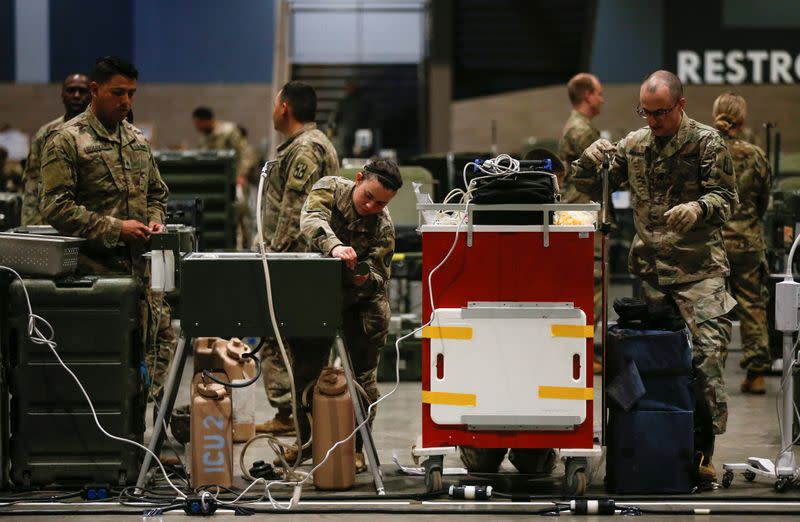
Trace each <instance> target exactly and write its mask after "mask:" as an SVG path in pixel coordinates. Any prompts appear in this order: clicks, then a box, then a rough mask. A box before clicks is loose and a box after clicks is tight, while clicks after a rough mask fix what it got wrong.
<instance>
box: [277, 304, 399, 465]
mask: <svg viewBox="0 0 800 522" xmlns="http://www.w3.org/2000/svg"><path fill="white" fill-rule="evenodd" d="M390 316H391V312H390V310H389V300H388V298H387V297H386V295H385V294H380V295H377V296H375V297H373V298H372V299H368V300H363V301H357V302H355V303H354V304H351V305H349V306H345V308H344V309H343V310H342V332H341V334H342V339H343V341H344V344H345V346H346V347H347V352H348V353H349V354H350V361H351V363H352V365H353V373H354V374H355V377H356V381H357V382H358V384H359V385H360V386H361V388H362V389H363V390H364V393H365V394H366V398H367V399H368V400H369V402H371V403H372V402H375V401H377V400H378V397H380V394H379V392H378V381H377V369H378V356H379V355H380V350H381V348H383V346H384V344H386V336H387V335H388V333H389V319H390ZM277 344H278V343H277V341H274V340H273V341H271V342H270V343H268V344H267V346H265V347H264V348H265V350H266V352H265V355H264V360H263V361H262V373H263V375H264V377H263V381H264V385H265V387H266V389H267V397H268V399H269V401H270V404H272V405H273V407H276V408H278V409H282V408H286V409H289V408H291V403H290V402H289V400H290V397H291V392H290V389H289V384H288V382H289V378H288V374H287V372H286V367H285V365H284V364H283V358H282V357H281V354H280V350H279V348H278V346H277ZM331 344H332V343H331V340H330V339H290V340H289V342H288V343H284V347H286V348H287V355H289V359H290V362H291V364H292V371H293V373H294V383H295V390H296V392H297V394H298V395H302V393H303V390H305V388H306V387H307V386H308V385H309V384H310V383H312V382H313V381H314V380H316V378H317V377H318V376H319V374H320V371H322V368H323V367H324V366H325V365H326V364H327V362H328V357H329V354H330V349H331ZM267 370H268V371H269V374H267ZM310 394H311V392H309V402H310V400H311V397H310ZM298 399H300V397H298ZM284 411H285V410H284ZM298 411H301V410H300V402H299V401H298ZM299 415H300V419H298V421H299V423H300V432H301V436H302V438H303V441H305V440H308V436H309V435H310V427H309V424H308V420H307V419H306V416H305V415H302V414H299ZM374 419H375V408H373V409H372V414H371V415H370V426H372V422H373V421H374ZM360 448H361V440H360V439H359V440H357V441H356V449H357V450H359V449H360Z"/></svg>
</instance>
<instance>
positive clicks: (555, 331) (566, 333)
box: [550, 324, 594, 338]
mask: <svg viewBox="0 0 800 522" xmlns="http://www.w3.org/2000/svg"><path fill="white" fill-rule="evenodd" d="M550 335H552V336H553V337H585V338H592V337H594V326H593V325H591V324H551V325H550Z"/></svg>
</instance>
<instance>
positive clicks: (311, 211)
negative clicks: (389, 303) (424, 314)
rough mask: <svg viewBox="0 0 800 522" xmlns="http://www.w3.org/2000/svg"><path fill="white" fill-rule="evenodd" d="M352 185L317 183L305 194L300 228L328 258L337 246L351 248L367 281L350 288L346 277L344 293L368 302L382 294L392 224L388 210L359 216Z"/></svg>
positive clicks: (387, 271)
mask: <svg viewBox="0 0 800 522" xmlns="http://www.w3.org/2000/svg"><path fill="white" fill-rule="evenodd" d="M355 187H356V185H355V183H354V182H353V181H350V180H349V179H345V178H342V177H339V176H328V177H325V178H322V179H321V180H319V181H318V182H317V183H316V184H315V185H314V188H312V189H311V193H310V194H309V195H308V199H307V200H306V203H305V205H303V213H302V215H301V217H300V228H301V229H302V231H303V235H304V236H305V237H306V238H307V239H308V242H309V244H310V245H311V249H312V250H315V251H318V252H322V253H323V254H327V255H330V253H331V251H332V250H333V249H334V248H336V247H337V246H339V245H344V246H349V247H352V248H353V249H354V250H355V251H356V254H357V255H358V261H359V262H362V261H363V262H366V263H367V265H368V266H369V278H368V279H367V282H366V283H364V284H363V285H361V286H354V285H353V284H352V283H351V282H349V278H346V280H347V282H346V283H345V294H347V295H348V296H351V297H355V298H356V299H359V300H360V299H368V298H370V297H372V296H375V295H377V294H384V295H385V292H386V285H387V284H388V282H389V276H390V275H391V265H392V256H393V255H394V225H393V224H392V218H391V217H390V216H389V211H388V210H387V209H383V211H382V212H381V213H380V214H372V215H369V216H360V215H359V214H358V212H356V208H355V206H354V205H353V191H354V190H355Z"/></svg>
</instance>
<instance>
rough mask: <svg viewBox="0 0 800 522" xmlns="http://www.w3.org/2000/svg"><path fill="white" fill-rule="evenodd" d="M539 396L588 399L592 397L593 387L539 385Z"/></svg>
mask: <svg viewBox="0 0 800 522" xmlns="http://www.w3.org/2000/svg"><path fill="white" fill-rule="evenodd" d="M539 398H540V399H570V400H574V401H590V400H592V399H594V389H593V388H573V387H572V386H539Z"/></svg>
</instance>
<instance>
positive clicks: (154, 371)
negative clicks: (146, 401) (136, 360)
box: [139, 288, 178, 397]
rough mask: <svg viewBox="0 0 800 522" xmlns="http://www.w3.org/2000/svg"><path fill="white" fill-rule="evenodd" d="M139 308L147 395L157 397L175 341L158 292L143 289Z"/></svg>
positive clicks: (166, 307)
mask: <svg viewBox="0 0 800 522" xmlns="http://www.w3.org/2000/svg"><path fill="white" fill-rule="evenodd" d="M139 306H140V310H141V323H142V340H143V342H144V360H145V364H146V365H147V371H148V373H149V375H150V381H151V384H150V395H151V396H153V397H157V396H158V395H159V394H160V393H161V391H162V389H163V388H164V381H166V379H167V372H168V370H169V363H170V362H171V361H172V356H173V355H174V353H175V347H176V346H177V344H178V340H177V337H176V336H175V330H174V329H173V328H172V320H171V313H170V312H171V310H170V307H169V304H167V302H166V300H164V299H163V297H162V295H160V294H157V293H153V292H152V291H151V290H150V289H149V288H146V289H145V296H144V298H143V299H142V300H141V301H140V303H139Z"/></svg>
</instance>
